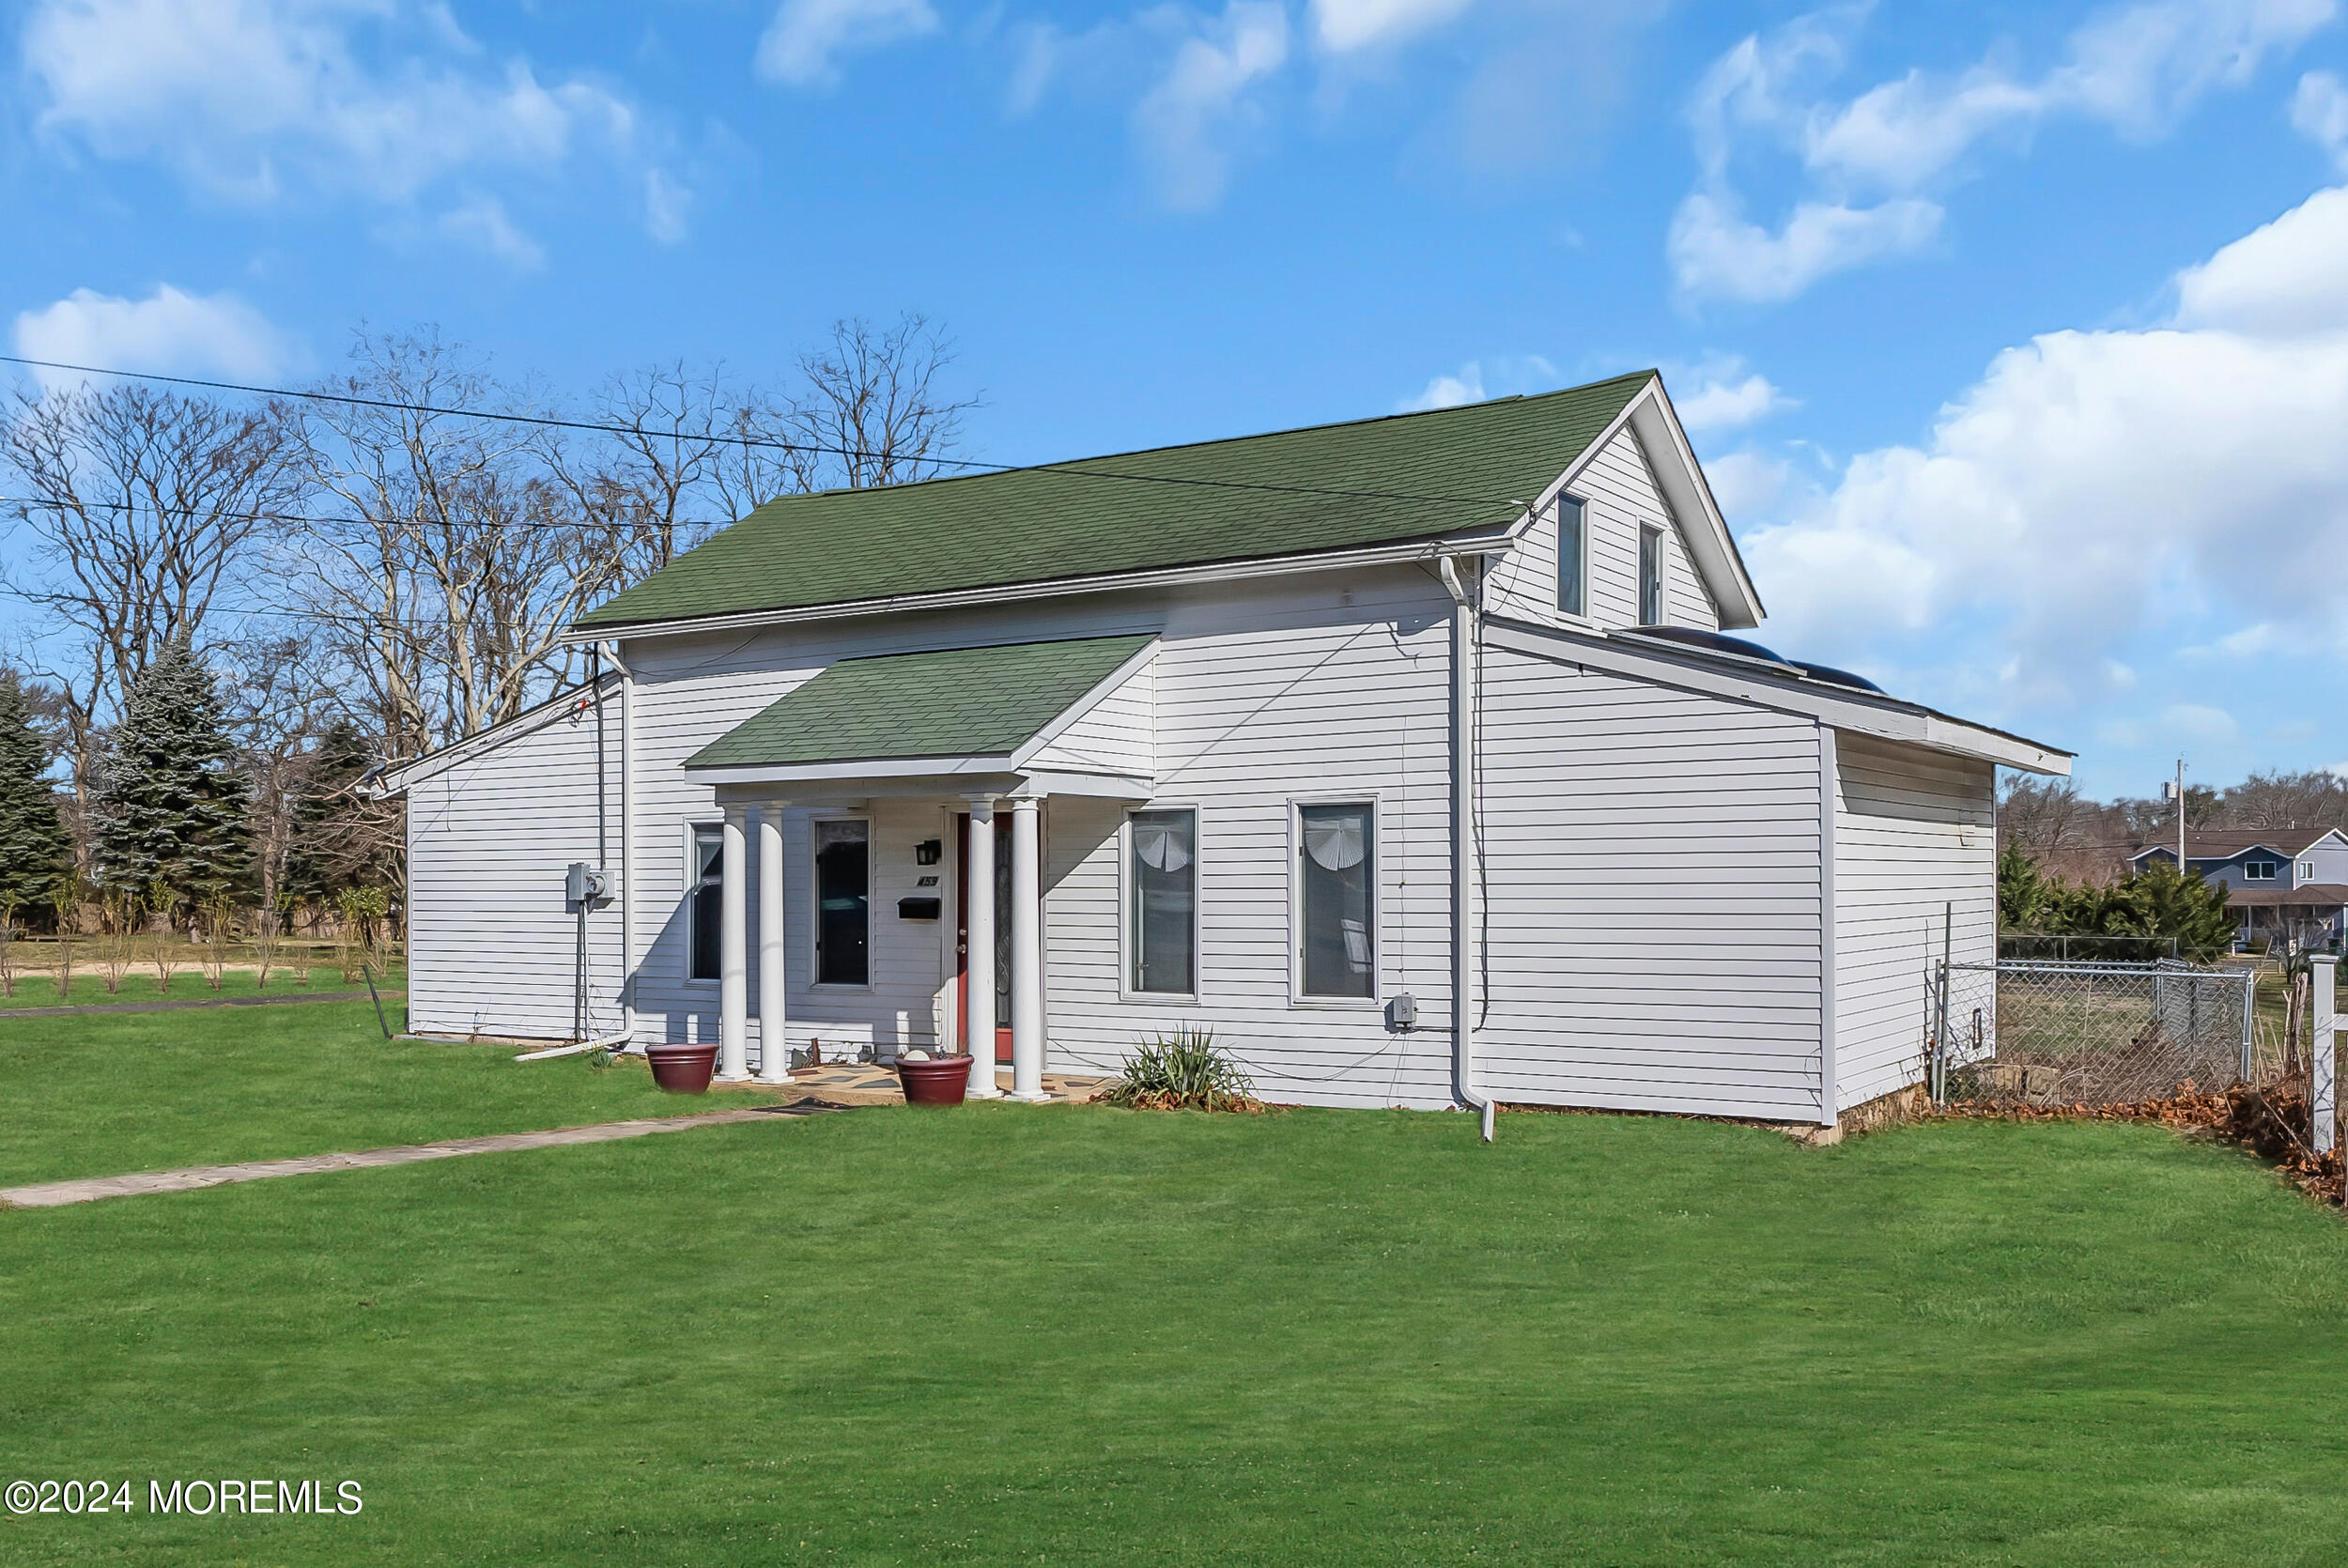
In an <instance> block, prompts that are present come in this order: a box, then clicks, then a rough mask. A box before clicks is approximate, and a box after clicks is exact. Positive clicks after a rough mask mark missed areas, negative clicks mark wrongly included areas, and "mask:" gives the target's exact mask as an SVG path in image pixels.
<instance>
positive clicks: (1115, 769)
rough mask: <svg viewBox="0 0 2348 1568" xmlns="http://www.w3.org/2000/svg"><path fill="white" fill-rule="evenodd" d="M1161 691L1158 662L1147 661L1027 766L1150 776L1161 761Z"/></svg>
mask: <svg viewBox="0 0 2348 1568" xmlns="http://www.w3.org/2000/svg"><path fill="white" fill-rule="evenodd" d="M1156 691H1157V675H1156V666H1155V663H1154V661H1152V662H1149V663H1145V664H1143V665H1142V666H1141V668H1140V669H1136V670H1135V671H1134V672H1133V673H1132V674H1130V675H1128V676H1126V677H1125V679H1124V680H1122V681H1120V682H1119V683H1118V684H1117V685H1116V686H1115V688H1113V689H1112V690H1110V691H1108V692H1106V693H1104V695H1103V696H1102V697H1101V698H1100V699H1099V700H1098V701H1096V702H1094V703H1093V705H1092V706H1091V707H1090V708H1088V709H1087V710H1086V711H1085V712H1084V713H1082V714H1080V715H1077V717H1076V719H1075V721H1074V723H1072V724H1071V725H1069V727H1068V728H1067V729H1065V730H1061V731H1060V732H1059V733H1058V734H1057V735H1055V736H1053V737H1052V738H1051V739H1050V740H1049V741H1047V742H1045V743H1044V745H1043V747H1042V748H1041V749H1040V750H1038V751H1037V752H1036V754H1035V755H1034V756H1033V757H1031V758H1029V759H1028V760H1027V765H1028V766H1029V767H1033V768H1040V769H1041V768H1057V769H1064V770H1068V771H1071V772H1080V773H1113V774H1133V775H1137V776H1148V775H1149V774H1150V772H1151V770H1152V769H1153V768H1154V767H1155V766H1156V761H1157V747H1156V743H1155V741H1154V740H1153V739H1152V738H1151V712H1152V711H1153V709H1154V708H1155V705H1156V703H1155V694H1156Z"/></svg>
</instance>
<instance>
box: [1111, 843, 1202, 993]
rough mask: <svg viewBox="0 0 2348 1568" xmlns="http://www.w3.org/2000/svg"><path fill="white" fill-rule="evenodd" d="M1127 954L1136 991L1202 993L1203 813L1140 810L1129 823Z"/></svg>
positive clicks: (1129, 981)
mask: <svg viewBox="0 0 2348 1568" xmlns="http://www.w3.org/2000/svg"><path fill="white" fill-rule="evenodd" d="M1126 833H1127V838H1128V840H1129V844H1128V849H1127V852H1126V853H1127V854H1128V856H1129V860H1128V864H1127V866H1126V869H1125V882H1126V886H1127V887H1128V889H1130V892H1129V894H1128V897H1129V899H1130V900H1131V903H1130V907H1129V910H1128V914H1127V919H1128V922H1129V923H1128V925H1127V928H1126V936H1125V950H1126V953H1127V957H1128V962H1129V964H1130V966H1131V973H1130V974H1129V975H1128V976H1126V984H1127V986H1128V987H1130V988H1131V989H1132V990H1133V991H1135V992H1155V993H1160V994H1169V995H1176V996H1189V995H1194V994H1196V993H1197V990H1198V813H1197V812H1196V811H1191V810H1165V811H1136V812H1135V813H1134V814H1133V815H1132V816H1131V817H1130V818H1128V819H1127V828H1126Z"/></svg>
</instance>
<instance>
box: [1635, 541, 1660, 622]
mask: <svg viewBox="0 0 2348 1568" xmlns="http://www.w3.org/2000/svg"><path fill="white" fill-rule="evenodd" d="M1662 623H1663V530H1661V529H1660V528H1643V529H1641V530H1639V624H1640V625H1642V626H1660V625H1661V624H1662Z"/></svg>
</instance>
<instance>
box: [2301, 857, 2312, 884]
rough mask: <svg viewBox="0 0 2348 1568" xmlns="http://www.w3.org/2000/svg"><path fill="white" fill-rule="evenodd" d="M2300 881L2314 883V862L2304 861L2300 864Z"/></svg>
mask: <svg viewBox="0 0 2348 1568" xmlns="http://www.w3.org/2000/svg"><path fill="white" fill-rule="evenodd" d="M2299 880H2300V881H2301V882H2313V881H2314V880H2315V862H2314V861H2312V860H2302V861H2301V862H2299Z"/></svg>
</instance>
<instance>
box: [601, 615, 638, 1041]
mask: <svg viewBox="0 0 2348 1568" xmlns="http://www.w3.org/2000/svg"><path fill="white" fill-rule="evenodd" d="M604 648H605V649H606V651H607V655H608V656H609V657H610V660H611V668H612V669H616V670H618V671H619V672H620V1025H621V1033H623V1034H624V1035H626V1037H627V1041H628V1043H627V1045H626V1047H624V1048H623V1049H625V1050H634V1049H636V672H635V671H634V670H632V669H628V667H627V664H626V661H625V660H623V659H622V658H621V657H620V641H619V638H611V639H610V641H608V642H606V643H605V644H604Z"/></svg>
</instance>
